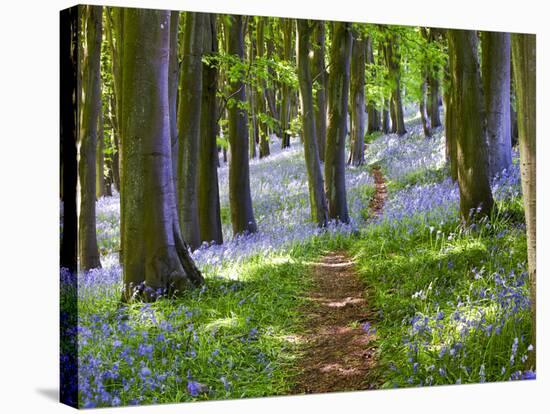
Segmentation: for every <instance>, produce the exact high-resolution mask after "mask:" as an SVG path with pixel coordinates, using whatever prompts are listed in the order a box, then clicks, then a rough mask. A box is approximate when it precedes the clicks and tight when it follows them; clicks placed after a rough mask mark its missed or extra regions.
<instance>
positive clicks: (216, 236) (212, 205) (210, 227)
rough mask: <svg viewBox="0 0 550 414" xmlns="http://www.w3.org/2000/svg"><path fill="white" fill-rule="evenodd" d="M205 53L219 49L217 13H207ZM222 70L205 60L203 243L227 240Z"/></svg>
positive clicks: (201, 148) (201, 182)
mask: <svg viewBox="0 0 550 414" xmlns="http://www.w3.org/2000/svg"><path fill="white" fill-rule="evenodd" d="M203 41H204V49H203V53H204V55H211V54H216V53H217V52H218V33H217V29H216V15H215V14H207V15H206V16H205V25H204V38H203ZM217 83H218V70H217V68H216V67H215V66H208V65H206V64H204V63H203V67H202V103H201V108H202V111H201V125H200V145H199V228H200V239H201V241H203V242H209V243H210V242H214V243H216V244H222V243H223V235H222V223H221V216H220V195H219V188H218V148H217V146H216V137H217V136H218V129H219V127H218V122H217V121H218V120H217V114H218V105H217V101H216V85H217Z"/></svg>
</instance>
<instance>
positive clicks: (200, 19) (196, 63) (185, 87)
mask: <svg viewBox="0 0 550 414" xmlns="http://www.w3.org/2000/svg"><path fill="white" fill-rule="evenodd" d="M204 19H205V17H204V14H203V13H194V12H188V13H186V15H185V29H184V35H183V62H182V65H181V90H180V95H179V103H178V105H179V107H178V136H179V141H180V144H181V145H179V156H178V211H179V220H180V223H181V231H182V235H183V239H184V240H185V241H186V242H187V243H189V245H190V246H191V248H192V249H196V248H198V247H199V246H200V231H199V211H198V174H197V172H198V161H199V140H200V120H201V95H202V60H201V58H202V41H203V33H204Z"/></svg>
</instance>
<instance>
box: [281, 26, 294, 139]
mask: <svg viewBox="0 0 550 414" xmlns="http://www.w3.org/2000/svg"><path fill="white" fill-rule="evenodd" d="M281 24H282V26H283V59H284V60H285V61H286V62H291V61H292V34H293V20H292V19H283V20H282V22H281ZM291 94H292V90H291V88H290V85H288V84H286V83H283V86H282V97H281V127H282V132H281V133H282V143H281V145H282V147H283V148H287V147H290V135H289V134H288V129H289V127H290V103H291V102H290V101H291Z"/></svg>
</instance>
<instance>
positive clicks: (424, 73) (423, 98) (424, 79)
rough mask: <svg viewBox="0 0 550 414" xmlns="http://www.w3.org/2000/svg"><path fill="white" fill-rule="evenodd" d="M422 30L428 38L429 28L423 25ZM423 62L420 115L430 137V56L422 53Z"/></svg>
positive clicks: (424, 36) (423, 126)
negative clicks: (428, 97) (427, 102)
mask: <svg viewBox="0 0 550 414" xmlns="http://www.w3.org/2000/svg"><path fill="white" fill-rule="evenodd" d="M420 31H421V34H422V37H423V38H425V39H428V37H429V35H428V31H427V29H426V28H425V27H421V28H420ZM421 64H422V73H421V76H422V83H421V84H420V105H419V110H420V117H421V119H422V129H423V130H424V136H425V137H426V138H428V137H431V136H432V131H431V123H430V119H429V117H428V108H427V104H426V93H427V85H428V81H427V79H428V77H429V76H430V74H429V70H430V63H429V61H428V56H426V55H425V54H423V55H422V63H421Z"/></svg>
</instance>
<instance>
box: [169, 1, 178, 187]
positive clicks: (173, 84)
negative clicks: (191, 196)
mask: <svg viewBox="0 0 550 414" xmlns="http://www.w3.org/2000/svg"><path fill="white" fill-rule="evenodd" d="M179 18H180V15H179V12H177V11H172V12H171V13H170V56H169V58H168V59H169V60H168V105H169V106H170V142H171V145H172V154H174V156H173V157H172V175H173V176H174V185H175V188H178V155H177V154H178V153H179V146H178V116H177V115H178V104H177V102H178V84H179V69H180V65H179V62H178V27H179Z"/></svg>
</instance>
